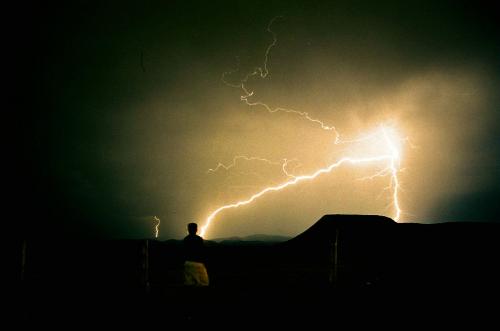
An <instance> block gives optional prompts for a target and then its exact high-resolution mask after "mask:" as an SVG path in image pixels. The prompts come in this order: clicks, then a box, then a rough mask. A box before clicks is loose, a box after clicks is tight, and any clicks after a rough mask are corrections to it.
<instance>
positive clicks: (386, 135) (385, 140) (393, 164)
mask: <svg viewBox="0 0 500 331" xmlns="http://www.w3.org/2000/svg"><path fill="white" fill-rule="evenodd" d="M278 18H280V17H275V18H274V19H272V20H271V21H270V23H269V25H268V26H267V31H268V32H269V33H270V34H271V35H272V37H273V40H272V42H271V44H270V45H269V46H268V47H267V49H266V52H265V56H264V64H263V66H262V67H256V68H255V69H254V70H253V71H252V72H250V73H249V74H247V75H246V76H245V77H244V78H243V79H242V80H241V81H240V83H238V84H234V83H230V82H228V81H227V79H226V77H227V76H228V75H230V74H232V73H234V72H236V70H235V71H231V72H225V73H223V74H222V82H223V83H224V84H226V85H228V86H230V87H233V88H238V89H239V90H241V92H242V95H241V97H240V98H241V101H243V102H244V103H245V104H246V105H248V106H249V107H250V108H255V107H260V108H263V109H265V110H267V111H268V112H269V113H276V112H285V113H290V114H295V115H298V116H300V117H301V118H303V119H305V120H307V121H309V122H312V123H315V124H318V125H319V126H320V127H321V129H323V130H328V131H333V133H334V144H335V145H338V144H361V143H367V144H370V145H375V144H376V145H383V151H382V152H380V153H379V154H378V155H368V156H348V157H343V158H340V159H339V160H337V161H335V162H333V163H331V164H329V165H327V166H325V167H323V168H320V169H318V170H316V171H314V172H312V173H310V174H305V175H300V176H297V175H293V174H292V173H291V172H290V171H289V170H288V166H289V164H290V163H291V162H297V163H298V160H297V159H284V160H283V162H282V163H281V166H282V171H283V173H284V174H285V176H286V180H284V181H283V182H282V183H281V184H278V185H273V186H268V187H265V188H263V189H261V190H260V191H258V192H256V193H254V194H253V195H251V196H250V197H248V198H246V199H243V200H240V201H236V202H234V203H230V204H227V205H223V206H221V207H219V208H217V209H215V210H213V211H212V212H211V213H210V214H209V215H208V217H207V218H206V220H205V224H204V225H203V226H202V227H201V231H200V234H201V236H204V235H206V233H207V230H208V229H209V227H210V225H211V224H212V222H213V221H214V219H215V218H216V217H217V216H218V215H219V214H220V213H221V212H223V211H225V210H229V209H235V208H239V207H241V206H245V205H248V204H251V203H253V202H254V201H256V200H257V199H259V198H261V197H263V196H264V195H267V194H268V193H272V192H277V191H281V190H284V189H286V188H288V187H291V186H294V185H296V184H299V183H302V182H307V181H313V180H315V179H316V178H318V177H320V176H321V175H325V174H328V173H331V172H332V171H333V170H335V169H337V168H339V167H341V166H344V165H351V166H360V165H365V164H375V165H380V164H381V163H382V164H384V167H383V169H382V170H379V171H378V172H376V173H375V174H374V175H372V176H366V177H363V178H360V180H372V179H374V178H376V177H389V178H390V183H389V185H388V186H387V187H385V188H384V191H387V190H391V191H392V192H391V206H392V209H393V210H394V216H393V218H394V220H395V221H399V219H400V217H401V214H402V210H401V207H400V203H399V197H398V194H399V191H400V180H399V178H398V173H399V172H401V169H400V164H401V147H402V145H403V144H404V143H405V142H408V138H404V139H401V138H400V137H399V136H398V134H397V132H396V130H395V129H394V128H393V127H392V126H387V125H380V126H379V128H378V129H377V130H375V131H374V132H370V133H368V134H364V135H361V136H360V137H359V138H357V139H352V140H342V139H340V134H339V132H338V131H337V129H336V128H335V127H334V126H329V125H326V124H325V123H324V122H322V121H320V120H319V119H316V118H314V117H311V116H310V115H309V114H308V113H307V112H301V111H297V110H293V109H288V108H282V107H276V108H273V107H270V106H269V105H267V104H266V103H264V102H261V101H251V100H250V99H254V98H255V93H254V91H253V90H251V89H250V88H249V87H248V82H249V80H250V79H251V78H254V77H255V78H260V79H264V78H267V77H268V75H269V70H268V60H269V54H270V52H271V50H272V48H273V47H274V46H275V45H276V44H277V40H278V39H277V35H276V33H275V32H274V31H273V30H272V29H271V27H272V25H273V23H274V22H275V21H276V20H277V19H278ZM238 160H245V161H260V162H266V163H268V164H272V165H276V164H280V163H277V162H275V161H270V160H267V159H264V158H259V157H247V156H236V157H235V158H234V159H233V162H232V163H230V164H228V165H224V164H222V163H219V164H218V165H217V167H215V168H214V169H209V170H208V172H209V173H210V172H216V171H218V170H219V169H221V168H224V169H225V170H229V169H231V168H233V167H235V166H236V164H237V161H238ZM298 166H300V163H298V164H297V165H296V166H295V167H294V168H293V169H296V168H297V167H298Z"/></svg>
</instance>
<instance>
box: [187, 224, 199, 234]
mask: <svg viewBox="0 0 500 331" xmlns="http://www.w3.org/2000/svg"><path fill="white" fill-rule="evenodd" d="M188 232H189V234H196V232H198V224H196V223H189V224H188Z"/></svg>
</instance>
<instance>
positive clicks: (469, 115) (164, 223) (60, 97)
mask: <svg viewBox="0 0 500 331" xmlns="http://www.w3.org/2000/svg"><path fill="white" fill-rule="evenodd" d="M44 6H45V5H44ZM32 9H33V10H32V12H31V14H30V15H29V16H30V18H32V19H31V21H32V22H33V25H32V26H30V28H28V29H26V33H25V34H23V35H24V36H26V38H20V40H24V41H26V42H23V46H22V48H21V50H22V52H21V53H22V57H21V59H22V60H24V62H23V63H24V65H23V71H22V72H23V75H24V76H25V77H26V86H24V88H23V89H24V90H25V91H26V100H24V101H23V102H24V104H23V107H25V112H24V113H23V112H21V115H22V116H23V117H25V118H26V120H25V127H24V131H23V136H24V140H23V147H24V148H23V159H24V160H25V162H24V164H25V165H24V167H25V169H24V168H23V170H24V171H23V176H22V179H21V181H22V183H23V185H21V186H25V187H29V189H28V190H27V192H26V201H28V202H29V205H30V206H31V207H30V208H29V209H30V211H29V217H27V218H29V221H26V226H27V227H28V228H29V229H30V230H29V231H33V233H36V232H37V231H44V232H45V233H47V234H71V235H92V236H102V237H118V238H122V237H127V238H142V237H154V236H155V231H156V229H155V226H156V225H157V221H155V219H154V217H155V216H157V217H158V218H159V219H161V225H160V226H159V238H160V239H167V238H179V237H182V236H183V235H184V234H185V227H186V224H187V223H188V222H191V221H197V222H199V223H203V222H204V220H205V218H206V217H207V216H208V215H209V213H210V212H211V211H213V210H214V209H215V208H218V207H220V206H222V205H224V204H226V203H232V202H234V201H237V200H238V199H244V198H248V197H249V196H251V195H252V194H255V193H256V192H259V191H260V190H262V188H264V187H266V186H269V185H277V184H279V183H282V182H283V180H284V179H285V178H286V175H285V174H284V173H283V169H282V162H283V160H284V159H287V160H293V161H290V163H289V165H288V167H287V169H288V170H290V171H291V172H292V173H293V174H295V175H302V174H308V173H312V172H314V171H316V170H318V169H320V168H322V167H325V166H328V165H329V164H331V163H333V162H336V161H337V160H339V159H341V158H342V157H348V156H352V153H361V154H363V155H366V154H369V155H371V154H370V153H372V152H373V151H376V150H377V148H379V147H380V146H376V144H354V145H348V144H346V145H344V144H340V145H334V141H335V134H334V132H332V131H331V130H324V129H322V128H321V126H320V125H318V123H315V122H311V121H307V120H305V119H304V118H303V116H297V114H293V113H286V112H276V113H273V114H270V113H268V112H267V111H265V110H263V109H256V108H251V107H249V106H247V105H246V104H245V103H244V102H242V101H241V99H240V96H241V95H242V93H241V90H240V89H238V88H234V87H230V86H228V85H227V84H224V82H223V81H222V80H221V77H222V74H223V73H224V72H228V71H233V70H235V69H238V70H237V71H234V72H232V73H230V74H229V75H227V76H225V80H226V81H227V82H230V83H231V84H238V83H239V82H240V81H241V80H242V79H244V77H245V75H246V74H247V73H249V72H251V71H252V70H254V68H255V67H257V66H262V65H263V60H264V55H265V52H266V49H267V48H268V46H269V45H270V43H271V42H272V41H273V38H272V35H270V34H269V33H268V32H267V31H266V27H267V25H268V23H269V21H270V20H271V19H272V18H273V17H276V16H277V15H282V16H283V19H280V20H278V21H276V22H275V24H274V25H273V31H275V33H276V35H277V43H276V45H275V46H274V47H273V48H272V50H271V52H270V54H269V58H268V70H269V74H268V76H267V77H266V78H265V79H251V80H249V81H248V87H249V88H251V90H253V91H254V93H255V95H254V96H253V97H254V99H252V100H253V101H261V102H265V103H266V104H268V105H270V106H271V107H285V108H289V109H294V110H297V111H300V112H307V113H308V115H309V116H310V117H312V118H314V119H319V120H321V121H322V122H323V123H324V124H325V125H328V126H334V127H335V128H336V129H337V131H338V133H339V134H340V135H341V138H344V139H356V138H359V136H360V135H363V134H366V133H367V132H369V131H370V130H374V129H376V128H377V126H378V125H379V124H380V123H388V125H392V126H394V127H395V128H397V131H398V133H399V134H401V135H402V136H404V137H409V139H410V140H409V143H408V144H405V146H403V147H402V149H401V150H402V155H401V168H402V169H404V170H403V172H401V173H400V174H399V178H400V180H401V186H402V190H401V192H400V193H399V194H400V202H401V205H402V206H403V209H404V212H405V213H404V214H403V215H402V216H401V221H416V222H440V221H465V220H471V221H474V220H486V219H494V218H496V217H497V216H498V212H497V208H496V206H495V201H496V200H497V198H498V197H499V192H500V172H499V165H498V164H499V163H498V161H499V159H500V148H499V140H498V132H500V124H499V123H500V115H499V111H500V109H499V107H500V102H499V101H500V100H499V99H500V97H499V94H498V91H500V76H499V73H500V70H499V68H500V64H499V57H498V54H500V43H499V38H498V37H499V35H498V32H496V31H497V30H498V29H496V28H497V24H498V23H496V22H495V20H494V18H493V13H492V12H493V10H492V9H491V8H489V7H488V6H487V5H485V4H484V5H483V6H479V5H477V7H471V5H466V4H463V3H460V2H455V1H454V2H451V1H450V2H442V1H428V2H421V1H420V2H418V4H417V3H405V4H398V3H397V2H394V3H392V2H386V1H382V2H377V3H376V4H363V3H357V2H351V1H349V2H333V3H330V2H329V3H328V4H325V3H322V2H312V3H311V2H310V1H281V2H274V3H273V4H267V3H264V2H262V3H259V2H255V3H248V2H237V1H231V2H220V3H217V4H212V3H210V4H208V3H205V2H201V1H199V2H189V1H187V2H186V1H179V2H168V4H160V2H158V3H155V2H151V3H148V4H142V3H136V4H131V3H122V2H120V3H118V2H117V3H111V2H105V3H102V2H85V3H84V4H83V3H80V4H65V5H60V4H58V5H48V7H40V8H32ZM23 33H24V31H23ZM237 155H244V156H247V157H258V158H265V159H267V160H271V161H273V162H274V163H271V164H269V163H268V162H263V161H261V160H259V159H253V160H245V159H242V158H240V159H238V160H237V162H236V164H235V167H232V168H230V169H227V170H226V169H223V168H222V169H218V170H217V171H216V172H210V171H208V170H209V169H215V168H216V167H217V165H218V164H219V163H223V164H225V165H227V164H231V162H232V161H233V159H234V157H235V156H237ZM381 169H383V165H382V166H381V165H366V166H364V165H363V166H362V167H340V168H339V169H338V170H336V171H334V172H331V173H329V174H326V175H323V176H322V177H321V179H319V180H315V181H314V182H310V183H304V184H300V185H296V186H295V187H293V188H290V189H287V190H286V191H283V192H280V193H279V194H274V193H273V194H272V195H269V196H266V197H265V198H263V199H259V201H256V202H255V203H253V204H252V205H248V206H245V207H244V208H238V209H237V210H236V209H235V210H231V211H226V212H225V213H224V214H221V215H220V217H218V219H217V220H216V221H215V222H214V224H213V228H212V229H211V233H210V236H213V237H222V236H232V235H249V234H255V233H269V234H282V235H296V234H298V233H300V232H302V231H303V230H305V229H306V228H307V227H309V226H310V225H312V224H313V223H314V222H315V221H316V220H317V219H319V218H320V217H321V216H322V215H324V214H328V213H370V214H383V215H388V216H392V215H393V209H392V207H391V205H390V193H388V192H384V188H385V187H386V186H387V185H388V184H389V182H390V179H389V178H388V177H377V178H374V179H373V180H358V179H359V178H362V177H365V176H369V175H373V174H374V173H376V172H377V171H380V170H381Z"/></svg>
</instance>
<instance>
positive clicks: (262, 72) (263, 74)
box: [221, 16, 340, 142]
mask: <svg viewBox="0 0 500 331" xmlns="http://www.w3.org/2000/svg"><path fill="white" fill-rule="evenodd" d="M278 18H282V16H276V17H275V18H273V19H272V20H271V21H270V22H269V24H268V26H267V31H268V32H269V33H270V34H271V35H272V36H273V41H272V42H271V44H269V46H268V47H267V49H266V53H265V55H264V64H263V66H262V67H256V68H255V69H254V71H252V72H250V73H248V74H247V75H246V76H245V78H243V79H242V80H241V82H240V83H239V84H232V83H230V82H228V81H227V80H226V76H227V75H228V74H232V73H234V72H236V71H237V70H233V71H228V72H224V73H223V74H222V77H221V80H222V82H223V83H224V84H226V85H227V86H229V87H233V88H239V89H240V90H241V91H242V92H243V95H241V97H240V99H241V101H243V102H245V104H246V105H247V106H250V107H255V106H261V107H264V108H265V109H266V110H267V111H268V112H269V113H276V112H285V113H292V114H297V115H299V116H300V117H303V118H305V119H306V120H308V121H310V122H313V123H317V124H319V125H320V126H321V128H322V129H323V130H327V131H333V132H334V133H335V136H336V138H335V141H336V142H337V141H339V137H340V135H339V133H338V132H337V129H336V128H335V127H334V126H328V125H325V123H323V122H322V121H320V120H319V119H316V118H313V117H311V116H309V113H307V112H302V111H298V110H294V109H290V108H283V107H276V108H272V107H270V106H269V105H267V104H265V103H263V102H260V101H257V102H251V101H250V100H249V98H250V97H252V96H254V91H251V90H249V89H248V88H247V87H246V84H247V83H248V81H249V80H250V78H252V77H254V76H258V77H260V78H262V79H264V78H267V76H268V75H269V69H268V67H267V64H268V62H269V54H270V53H271V49H272V48H273V47H274V46H276V43H277V42H278V37H277V35H276V33H275V32H274V31H273V30H272V29H271V27H272V25H273V23H274V22H275V21H276V20H277V19H278Z"/></svg>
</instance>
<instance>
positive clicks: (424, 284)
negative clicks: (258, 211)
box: [15, 215, 500, 328]
mask: <svg viewBox="0 0 500 331" xmlns="http://www.w3.org/2000/svg"><path fill="white" fill-rule="evenodd" d="M499 256H500V224H495V223H445V224H433V225H423V224H396V223H394V222H393V221H392V220H390V219H387V218H383V217H378V216H346V215H329V216H325V217H323V218H322V219H321V220H320V221H318V222H317V223H316V224H315V225H313V226H312V227H311V228H310V229H308V230H307V231H305V232H304V233H302V234H301V235H299V236H297V237H295V238H293V239H291V240H289V241H286V242H282V243H269V242H240V243H228V244H217V243H210V242H209V243H207V269H208V272H209V276H210V280H211V284H210V286H209V287H208V288H199V289H191V288H186V287H184V286H182V263H183V260H182V245H181V242H179V241H167V242H158V241H147V242H146V241H140V240H136V241H132V240H131V241H127V240H123V241H59V242H54V241H51V242H41V241H39V242H36V241H26V268H25V272H24V281H23V282H21V284H20V285H19V286H18V288H16V305H15V310H16V312H17V313H18V314H19V315H18V316H19V318H20V319H21V321H22V323H26V324H28V323H29V324H38V325H41V324H49V325H52V324H53V325H58V324H60V325H63V326H68V327H71V328H73V327H76V326H79V325H81V324H87V323H90V324H91V325H96V323H102V322H104V323H109V324H110V325H123V324H125V325H127V324H131V323H138V324H140V325H148V324H159V325H162V324H163V325H168V326H172V325H174V324H175V323H181V325H197V324H200V325H205V326H208V325H213V326H216V327H217V326H221V327H222V326H225V327H233V328H237V327H245V326H249V325H253V324H256V325H260V326H262V325H266V324H263V323H277V324H281V325H290V324H292V325H293V324H294V323H296V322H297V323H299V322H306V323H308V324H309V325H316V324H317V325H320V324H321V323H330V324H331V323H333V324H335V321H338V322H340V321H341V320H343V321H344V322H346V320H347V321H348V322H349V323H351V324H353V325H354V324H356V323H363V324H365V323H370V321H373V322H375V321H379V322H380V321H383V322H389V321H394V320H395V319H394V318H395V317H402V316H404V317H405V318H404V321H405V322H404V323H406V324H405V325H401V327H406V326H407V325H412V324H415V323H417V322H418V321H422V320H425V319H426V318H432V317H443V316H446V319H444V318H443V319H442V320H445V321H448V322H453V321H455V322H456V321H460V320H462V319H467V318H468V317H471V319H473V321H474V323H475V325H476V326H479V325H480V324H481V323H484V322H485V321H491V320H494V319H495V320H496V315H497V313H496V310H498V306H499V304H498V302H499V295H500V268H499V261H500V259H499ZM446 311H448V312H451V314H450V313H445V312H446ZM348 316H349V317H348ZM351 316H357V317H356V318H354V319H350V318H351Z"/></svg>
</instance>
